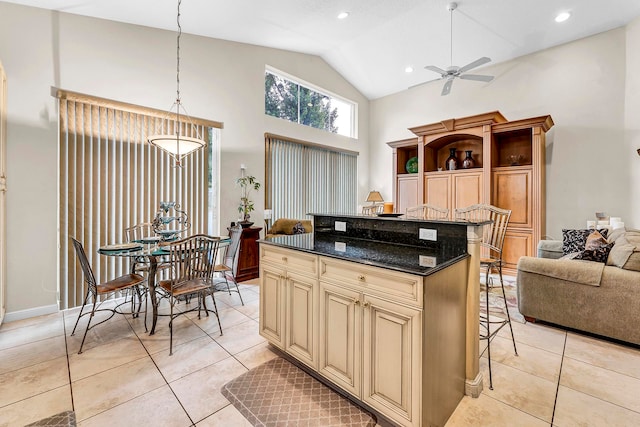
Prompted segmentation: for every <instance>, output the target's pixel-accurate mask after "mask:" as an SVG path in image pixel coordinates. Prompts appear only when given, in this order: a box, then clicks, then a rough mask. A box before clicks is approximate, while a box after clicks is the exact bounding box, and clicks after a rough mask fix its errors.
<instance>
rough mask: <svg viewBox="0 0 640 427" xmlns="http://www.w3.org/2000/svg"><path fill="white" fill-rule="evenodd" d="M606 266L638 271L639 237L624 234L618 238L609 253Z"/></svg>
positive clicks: (639, 255)
mask: <svg viewBox="0 0 640 427" xmlns="http://www.w3.org/2000/svg"><path fill="white" fill-rule="evenodd" d="M607 265H615V266H616V267H620V268H623V269H625V270H631V271H640V236H634V235H631V234H630V235H628V236H627V235H626V234H625V235H623V236H621V237H619V238H618V239H617V240H616V241H615V244H614V245H613V248H612V249H611V252H610V253H609V259H608V260H607Z"/></svg>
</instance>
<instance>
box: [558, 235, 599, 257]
mask: <svg viewBox="0 0 640 427" xmlns="http://www.w3.org/2000/svg"><path fill="white" fill-rule="evenodd" d="M594 231H596V230H594V229H591V228H585V229H578V230H574V229H566V228H564V229H562V253H563V254H564V255H568V254H570V253H573V252H581V251H583V250H584V247H585V245H586V244H587V237H589V235H590V234H591V233H593V232H594ZM607 232H608V230H606V229H604V230H600V234H601V235H602V236H604V237H605V238H606V237H607Z"/></svg>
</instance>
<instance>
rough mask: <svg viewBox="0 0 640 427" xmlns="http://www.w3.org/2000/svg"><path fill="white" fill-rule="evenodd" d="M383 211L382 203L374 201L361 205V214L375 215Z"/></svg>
mask: <svg viewBox="0 0 640 427" xmlns="http://www.w3.org/2000/svg"><path fill="white" fill-rule="evenodd" d="M383 211H384V204H383V203H374V204H372V205H366V206H363V207H362V215H365V216H376V215H377V214H381V213H382V212H383Z"/></svg>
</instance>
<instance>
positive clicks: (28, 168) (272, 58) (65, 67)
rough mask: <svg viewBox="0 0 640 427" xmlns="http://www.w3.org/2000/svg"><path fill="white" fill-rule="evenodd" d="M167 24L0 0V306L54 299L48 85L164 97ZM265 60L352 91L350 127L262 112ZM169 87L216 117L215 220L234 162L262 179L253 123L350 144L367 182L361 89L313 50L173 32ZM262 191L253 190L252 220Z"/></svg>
mask: <svg viewBox="0 0 640 427" xmlns="http://www.w3.org/2000/svg"><path fill="white" fill-rule="evenodd" d="M175 36H176V33H175V32H171V31H162V30H155V29H150V28H146V27H139V26H133V25H128V24H120V23H115V22H111V21H105V20H98V19H93V18H86V17H81V16H76V15H70V14H64V13H56V12H51V11H48V10H43V9H36V8H29V7H23V6H17V5H13V4H8V3H2V2H0V60H2V63H3V64H4V67H5V70H6V73H7V78H8V83H9V89H8V92H9V93H8V106H7V109H8V126H7V129H8V138H7V139H8V147H7V151H8V152H7V160H8V162H7V163H8V165H7V170H8V180H7V182H8V188H9V191H8V193H7V205H8V208H7V209H8V212H7V223H8V233H7V234H8V237H7V239H8V242H7V244H8V249H9V250H8V271H7V275H8V288H7V312H8V313H12V312H13V313H15V312H18V311H21V310H27V309H31V308H34V307H42V306H51V305H53V304H56V291H57V278H56V275H57V228H58V221H57V213H58V194H57V193H58V185H57V178H58V164H57V141H58V134H57V107H56V105H57V103H56V99H54V98H53V97H52V96H51V87H52V86H53V87H57V88H61V89H66V90H71V91H75V92H81V93H86V94H90V95H95V96H99V97H104V98H109V99H115V100H119V101H124V102H129V103H133V104H139V105H144V106H149V107H154V108H161V109H165V110H166V109H168V108H169V107H170V106H171V104H172V103H173V101H174V98H175V58H176V51H175V43H176V39H175ZM265 64H269V65H271V66H274V67H276V68H278V69H280V70H283V71H285V72H287V73H289V74H292V75H295V76H297V77H300V78H302V79H304V80H306V81H309V82H313V83H314V84H316V85H318V86H320V87H323V88H325V89H327V90H329V91H331V92H334V93H336V94H339V95H341V96H344V97H346V98H349V99H352V100H354V101H356V102H358V103H359V139H358V140H352V139H349V138H345V137H341V136H339V135H331V134H328V133H326V132H323V131H319V130H316V129H312V128H308V127H305V126H299V125H296V124H291V123H287V122H284V121H282V120H279V119H275V118H271V117H267V116H265V115H264V69H265ZM180 68H181V70H180V78H181V95H182V100H183V102H184V105H185V106H186V108H187V109H188V112H189V114H190V115H192V116H194V117H202V118H207V119H211V120H216V121H221V122H223V123H224V129H223V131H222V153H221V163H222V171H221V179H220V184H221V203H220V206H221V207H222V208H221V211H222V212H221V229H222V230H224V227H226V226H228V224H229V223H230V222H231V221H233V220H235V219H236V218H237V210H236V205H237V202H238V200H239V197H240V193H239V190H238V188H237V187H236V186H235V179H236V178H237V177H238V176H239V175H240V164H241V163H244V164H246V167H247V173H249V174H252V175H255V176H257V177H259V178H260V179H261V180H263V177H264V133H265V132H271V133H275V134H279V135H287V136H290V137H293V138H297V139H302V140H307V141H311V142H316V143H321V144H324V145H329V146H333V147H339V148H346V149H350V150H355V151H359V152H360V157H359V163H358V167H359V173H360V176H362V177H364V178H363V179H362V180H361V181H362V182H360V184H359V194H360V197H359V199H361V200H364V198H365V197H366V191H367V190H368V188H369V186H368V183H367V179H366V177H367V176H368V175H369V171H368V164H369V156H368V129H369V128H368V116H369V112H368V101H367V100H366V98H364V97H363V96H362V95H361V94H360V93H359V92H358V91H357V90H356V89H355V88H354V87H353V86H351V85H350V84H349V83H348V82H346V81H345V80H344V79H343V78H342V77H341V76H340V75H339V74H338V73H336V72H335V71H334V70H333V69H332V68H330V67H329V66H328V65H327V64H326V63H325V62H324V61H323V60H322V59H320V58H319V57H316V56H310V55H303V54H298V53H293V52H287V51H282V50H275V49H267V48H262V47H256V46H251V45H246V44H239V43H232V42H226V41H221V40H213V39H208V38H203V37H196V36H191V35H187V34H183V37H182V40H181V67H180ZM263 197H264V192H263V191H260V194H259V195H256V197H255V205H256V213H255V215H252V219H255V221H256V223H257V224H261V223H262V210H263V208H264V203H263V202H264V200H263Z"/></svg>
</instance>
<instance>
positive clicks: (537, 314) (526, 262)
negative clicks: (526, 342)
mask: <svg viewBox="0 0 640 427" xmlns="http://www.w3.org/2000/svg"><path fill="white" fill-rule="evenodd" d="M615 237H616V239H615V244H614V247H613V249H612V250H611V253H610V254H609V258H608V260H607V265H605V264H603V263H596V262H592V261H582V260H573V259H553V258H559V257H561V256H562V242H559V241H549V240H546V241H541V242H540V245H539V246H538V255H539V256H542V257H543V258H534V257H522V258H520V260H519V262H518V275H517V290H518V308H519V310H520V312H521V313H522V314H523V315H524V316H526V317H528V318H534V319H538V320H542V321H546V322H550V323H554V324H557V325H561V326H565V327H568V328H573V329H577V330H581V331H586V332H590V333H593V334H597V335H602V336H606V337H610V338H614V339H617V340H621V341H626V342H630V343H634V344H639V345H640V328H638V325H637V322H636V319H637V318H638V313H640V271H638V270H640V231H637V230H630V231H625V232H624V233H618V235H617V236H615ZM612 238H614V236H612Z"/></svg>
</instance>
